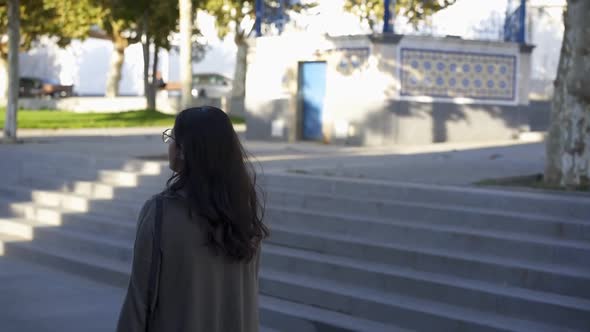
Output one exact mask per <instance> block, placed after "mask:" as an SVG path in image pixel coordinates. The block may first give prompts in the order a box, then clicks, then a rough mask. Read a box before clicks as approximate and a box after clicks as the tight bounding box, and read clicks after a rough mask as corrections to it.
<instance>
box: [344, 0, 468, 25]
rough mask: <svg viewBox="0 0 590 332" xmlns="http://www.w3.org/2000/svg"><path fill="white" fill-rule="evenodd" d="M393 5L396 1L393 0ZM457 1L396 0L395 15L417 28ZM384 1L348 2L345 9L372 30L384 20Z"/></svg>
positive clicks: (354, 0)
mask: <svg viewBox="0 0 590 332" xmlns="http://www.w3.org/2000/svg"><path fill="white" fill-rule="evenodd" d="M391 2H392V3H393V2H394V0H391ZM455 2H456V0H418V1H416V0H396V1H395V13H396V15H397V14H401V15H404V16H405V17H406V18H407V19H408V21H409V22H410V23H412V24H413V25H414V26H416V25H417V24H418V23H420V22H421V21H423V20H424V19H425V18H427V17H428V16H430V15H432V14H434V13H436V12H437V11H439V10H441V9H444V8H447V7H448V6H450V5H452V4H454V3H455ZM383 3H384V1H383V0H346V2H345V5H344V8H345V9H346V10H347V11H349V12H351V13H353V14H355V15H356V16H358V17H359V18H360V19H361V21H363V22H366V23H368V24H369V26H370V27H371V29H373V28H374V27H375V25H376V24H378V23H380V22H381V21H382V19H383V13H384V7H383Z"/></svg>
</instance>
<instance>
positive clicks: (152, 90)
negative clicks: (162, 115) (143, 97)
mask: <svg viewBox="0 0 590 332" xmlns="http://www.w3.org/2000/svg"><path fill="white" fill-rule="evenodd" d="M159 51H160V46H159V45H158V44H157V43H154V60H153V61H152V75H151V80H150V85H149V90H148V91H149V94H148V95H147V103H148V108H149V109H152V110H155V109H156V93H157V92H158V79H157V78H156V72H157V71H158V52H159Z"/></svg>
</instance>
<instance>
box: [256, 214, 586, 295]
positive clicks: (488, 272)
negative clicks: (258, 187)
mask: <svg viewBox="0 0 590 332" xmlns="http://www.w3.org/2000/svg"><path fill="white" fill-rule="evenodd" d="M271 231H272V232H271V236H270V238H269V239H268V240H267V243H270V244H275V245H279V246H285V247H290V248H296V249H304V250H309V251H313V252H318V253H325V254H329V255H334V256H341V257H348V258H354V259H358V260H362V261H367V262H373V263H379V264H385V265H389V266H401V267H406V268H409V269H413V270H416V271H425V272H432V273H439V274H445V275H450V276H455V277H462V278H467V279H472V280H481V281H486V282H490V283H495V284H501V285H505V286H514V287H521V288H526V289H531V290H540V291H544V292H549V293H555V294H561V295H567V296H574V297H581V298H586V299H589V300H590V267H589V266H583V265H582V266H579V267H565V266H560V265H551V264H542V263H535V262H529V261H526V260H522V259H520V260H519V259H515V258H498V257H494V256H488V255H482V254H477V253H472V252H467V251H458V250H446V249H444V248H424V247H423V246H421V245H420V244H416V243H412V242H409V243H406V244H399V243H396V242H384V241H383V242H382V241H372V240H367V239H363V238H360V237H358V236H354V235H339V234H334V233H327V232H320V231H317V230H303V229H301V228H297V227H294V226H290V227H286V226H279V225H274V226H273V227H272V230H271Z"/></svg>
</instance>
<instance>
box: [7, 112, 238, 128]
mask: <svg viewBox="0 0 590 332" xmlns="http://www.w3.org/2000/svg"><path fill="white" fill-rule="evenodd" d="M5 118H6V109H4V108H0V128H3V127H4V121H5ZM17 119H18V120H17V121H18V128H20V129H62V128H63V129H73V128H127V127H165V126H170V127H171V126H172V125H173V124H174V115H169V114H163V113H160V112H156V111H153V110H139V111H129V112H121V113H73V112H68V111H55V110H19V111H18V115H17ZM232 122H233V123H234V124H241V123H244V120H243V119H242V118H238V117H232Z"/></svg>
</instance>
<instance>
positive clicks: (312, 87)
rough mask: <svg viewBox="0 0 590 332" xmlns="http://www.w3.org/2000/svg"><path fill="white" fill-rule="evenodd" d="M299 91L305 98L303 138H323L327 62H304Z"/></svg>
mask: <svg viewBox="0 0 590 332" xmlns="http://www.w3.org/2000/svg"><path fill="white" fill-rule="evenodd" d="M300 75H301V79H300V81H299V84H300V86H299V89H300V90H299V91H301V94H302V99H303V139H306V140H321V139H322V137H323V136H322V112H323V109H324V95H325V94H326V63H325V62H304V63H303V64H302V65H301V70H300Z"/></svg>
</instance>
